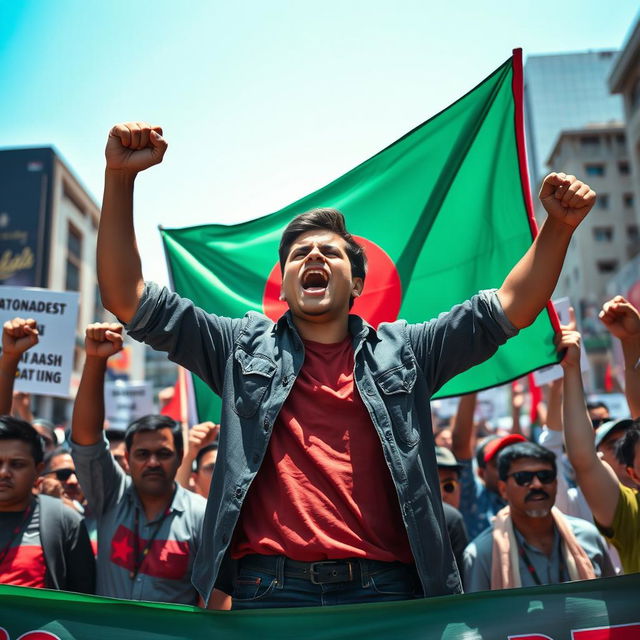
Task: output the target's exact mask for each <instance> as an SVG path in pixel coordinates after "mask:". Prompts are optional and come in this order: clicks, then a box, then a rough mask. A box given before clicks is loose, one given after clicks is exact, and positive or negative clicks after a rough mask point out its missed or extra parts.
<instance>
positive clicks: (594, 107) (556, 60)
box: [524, 51, 623, 194]
mask: <svg viewBox="0 0 640 640" xmlns="http://www.w3.org/2000/svg"><path fill="white" fill-rule="evenodd" d="M615 53H616V52H615V51H585V52H581V53H563V54H556V55H532V56H528V57H527V61H526V64H525V67H524V100H525V125H526V130H527V155H528V158H529V172H530V180H531V189H532V191H533V192H534V194H535V193H537V191H538V189H539V186H540V183H541V181H542V179H543V178H544V176H545V175H546V174H547V173H548V168H547V166H546V160H547V158H548V157H549V154H550V153H551V150H552V148H553V146H554V144H555V142H556V140H557V138H558V134H559V133H560V132H561V131H563V130H565V129H578V128H580V127H584V126H585V125H587V124H588V123H590V122H608V121H610V120H612V121H617V122H621V121H622V113H623V111H622V100H621V99H620V97H619V96H614V95H611V94H610V93H609V89H608V87H607V78H608V75H609V72H610V70H611V65H612V62H613V60H614V57H615Z"/></svg>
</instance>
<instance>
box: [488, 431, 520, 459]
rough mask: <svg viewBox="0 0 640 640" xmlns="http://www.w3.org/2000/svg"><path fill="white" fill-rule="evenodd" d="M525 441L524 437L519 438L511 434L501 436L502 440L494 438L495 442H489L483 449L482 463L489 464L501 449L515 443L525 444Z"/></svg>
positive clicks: (517, 434)
mask: <svg viewBox="0 0 640 640" xmlns="http://www.w3.org/2000/svg"><path fill="white" fill-rule="evenodd" d="M526 441H527V439H526V438H525V437H524V436H521V435H520V434H519V433H511V434H509V435H508V436H503V437H502V438H496V439H495V440H491V442H489V443H488V444H487V446H486V447H485V448H484V461H485V462H489V461H490V460H492V459H493V458H494V457H495V456H496V455H497V454H498V453H499V452H500V451H502V449H504V448H505V447H508V446H509V445H510V444H515V443H516V442H526Z"/></svg>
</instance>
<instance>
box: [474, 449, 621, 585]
mask: <svg viewBox="0 0 640 640" xmlns="http://www.w3.org/2000/svg"><path fill="white" fill-rule="evenodd" d="M498 474H499V477H500V480H499V481H498V489H499V491H500V493H501V495H502V497H503V498H504V500H505V501H506V502H507V506H506V507H505V508H504V509H502V510H501V511H499V512H498V514H497V515H496V518H495V520H494V523H493V525H492V527H491V528H490V529H487V530H486V531H484V532H483V533H481V534H480V535H479V536H478V537H477V538H476V539H475V540H473V541H472V542H471V543H470V544H469V546H468V547H467V548H466V549H465V552H464V585H465V590H466V591H485V590H489V589H507V588H513V587H521V586H522V587H531V586H535V585H541V584H558V583H561V582H570V581H571V580H580V579H582V580H584V579H591V578H597V577H606V576H613V575H615V571H614V568H613V566H612V564H611V560H610V559H609V555H608V553H607V551H606V548H605V545H604V542H603V540H602V538H601V537H600V535H599V534H598V531H597V530H596V528H595V527H594V525H593V524H591V523H589V522H587V521H585V520H580V519H579V518H572V517H570V516H565V515H563V514H562V513H561V512H560V511H559V510H558V509H557V508H555V507H554V506H553V503H554V501H555V498H556V490H557V479H556V476H557V468H556V457H555V454H554V453H553V452H551V451H549V450H548V449H545V448H544V447H541V446H540V445H538V444H534V443H532V442H519V443H516V444H512V445H510V446H508V447H506V448H505V449H503V450H502V451H501V452H500V455H499V457H498Z"/></svg>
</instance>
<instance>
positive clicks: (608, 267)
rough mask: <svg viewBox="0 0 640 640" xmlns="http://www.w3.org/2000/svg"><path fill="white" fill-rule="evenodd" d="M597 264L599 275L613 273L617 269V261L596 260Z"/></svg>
mask: <svg viewBox="0 0 640 640" xmlns="http://www.w3.org/2000/svg"><path fill="white" fill-rule="evenodd" d="M597 264H598V271H599V272H600V273H614V272H615V271H617V269H618V261H617V260H598V263H597Z"/></svg>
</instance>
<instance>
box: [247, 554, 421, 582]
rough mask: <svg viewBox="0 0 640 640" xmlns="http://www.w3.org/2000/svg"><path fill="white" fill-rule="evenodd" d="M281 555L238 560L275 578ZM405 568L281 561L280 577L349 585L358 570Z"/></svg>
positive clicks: (390, 564) (364, 561)
mask: <svg viewBox="0 0 640 640" xmlns="http://www.w3.org/2000/svg"><path fill="white" fill-rule="evenodd" d="M281 558H282V556H264V555H248V556H244V557H243V558H241V559H240V566H241V567H242V568H243V569H253V570H255V571H264V572H265V573H270V574H272V575H277V572H278V562H279V560H280V559H281ZM397 567H407V569H409V566H407V565H404V564H402V563H400V562H382V561H380V560H367V559H364V558H351V559H345V560H321V561H319V562H299V561H297V560H291V559H290V558H284V575H285V577H287V578H304V579H306V580H309V581H310V582H312V583H313V584H332V583H335V582H352V581H354V580H360V577H361V575H362V569H363V568H366V570H367V571H368V573H376V572H377V571H382V570H384V569H390V568H397Z"/></svg>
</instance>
